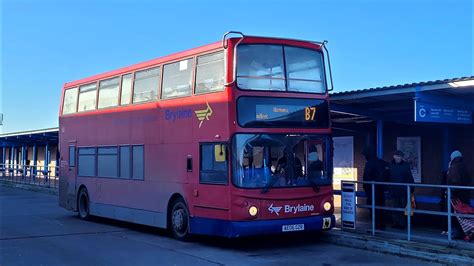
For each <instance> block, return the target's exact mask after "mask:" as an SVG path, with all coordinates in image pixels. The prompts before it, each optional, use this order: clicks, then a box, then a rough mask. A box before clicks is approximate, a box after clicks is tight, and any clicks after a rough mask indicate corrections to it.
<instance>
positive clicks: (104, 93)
mask: <svg viewBox="0 0 474 266" xmlns="http://www.w3.org/2000/svg"><path fill="white" fill-rule="evenodd" d="M118 91H119V78H112V79H108V80H103V81H101V82H100V83H99V108H107V107H112V106H117V105H118Z"/></svg>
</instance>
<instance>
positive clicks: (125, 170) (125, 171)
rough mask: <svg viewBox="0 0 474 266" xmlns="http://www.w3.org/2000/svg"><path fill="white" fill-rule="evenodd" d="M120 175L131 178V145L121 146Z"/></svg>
mask: <svg viewBox="0 0 474 266" xmlns="http://www.w3.org/2000/svg"><path fill="white" fill-rule="evenodd" d="M120 177H121V178H130V147H128V146H127V147H120Z"/></svg>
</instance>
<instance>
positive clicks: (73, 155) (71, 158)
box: [69, 146, 76, 167]
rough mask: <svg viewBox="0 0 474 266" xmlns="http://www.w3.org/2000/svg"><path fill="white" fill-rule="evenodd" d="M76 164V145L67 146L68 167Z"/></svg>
mask: <svg viewBox="0 0 474 266" xmlns="http://www.w3.org/2000/svg"><path fill="white" fill-rule="evenodd" d="M75 166H76V146H69V167H75Z"/></svg>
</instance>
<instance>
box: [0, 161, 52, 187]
mask: <svg viewBox="0 0 474 266" xmlns="http://www.w3.org/2000/svg"><path fill="white" fill-rule="evenodd" d="M0 179H2V180H8V181H11V182H15V183H23V184H34V185H39V186H45V187H53V188H57V187H58V186H59V167H57V166H48V167H44V166H33V165H22V164H0Z"/></svg>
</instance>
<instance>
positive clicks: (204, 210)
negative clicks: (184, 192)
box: [194, 142, 230, 219]
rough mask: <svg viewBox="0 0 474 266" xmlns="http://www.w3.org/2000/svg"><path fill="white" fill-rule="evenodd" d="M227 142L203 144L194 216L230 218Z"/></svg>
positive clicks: (195, 192)
mask: <svg viewBox="0 0 474 266" xmlns="http://www.w3.org/2000/svg"><path fill="white" fill-rule="evenodd" d="M228 151H229V149H228V145H227V143H225V142H214V143H201V144H200V152H199V182H198V183H197V184H196V187H195V189H194V197H195V198H194V215H196V216H200V217H209V218H220V219H225V218H228V215H229V207H230V205H229V202H230V189H229V154H228Z"/></svg>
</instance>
